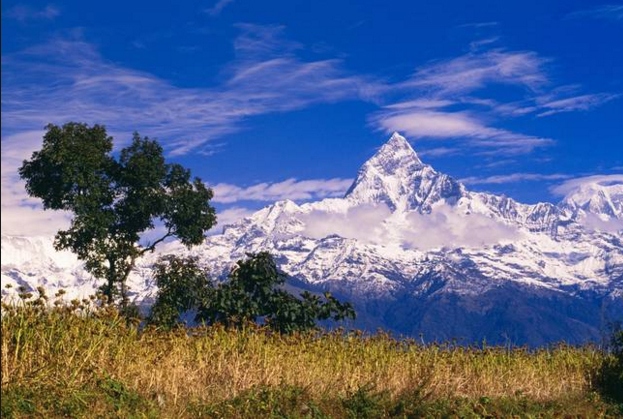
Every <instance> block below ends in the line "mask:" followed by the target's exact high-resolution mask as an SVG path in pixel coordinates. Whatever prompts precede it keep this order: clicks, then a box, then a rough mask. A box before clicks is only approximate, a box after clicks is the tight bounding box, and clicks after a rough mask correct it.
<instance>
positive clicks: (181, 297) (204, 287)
mask: <svg viewBox="0 0 623 419" xmlns="http://www.w3.org/2000/svg"><path fill="white" fill-rule="evenodd" d="M153 273H154V279H155V282H156V286H157V287H158V292H157V294H156V301H155V303H154V304H153V305H152V307H151V313H150V316H149V319H148V321H149V322H150V323H152V324H157V325H159V326H163V327H165V328H171V327H173V326H174V325H175V324H176V323H177V322H178V320H179V317H180V314H182V313H185V312H187V311H189V310H191V309H193V308H196V307H197V306H198V304H199V302H201V301H206V300H208V299H209V298H211V297H212V295H213V294H214V287H213V286H212V282H211V281H210V279H209V276H208V271H207V270H206V269H204V268H202V267H201V266H200V265H199V261H198V259H197V258H196V257H187V258H182V257H178V256H175V255H166V256H163V257H161V258H160V259H159V260H158V262H157V263H156V264H155V265H154V270H153Z"/></svg>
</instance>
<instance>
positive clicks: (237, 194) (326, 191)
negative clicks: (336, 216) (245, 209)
mask: <svg viewBox="0 0 623 419" xmlns="http://www.w3.org/2000/svg"><path fill="white" fill-rule="evenodd" d="M352 183H353V180H352V179H340V178H334V179H308V180H297V179H294V178H292V179H287V180H284V181H282V182H263V183H258V184H255V185H252V186H247V187H241V186H237V185H232V184H228V183H218V184H216V185H214V186H212V189H213V190H214V202H219V203H232V202H238V201H265V202H272V201H278V200H282V199H291V200H293V201H298V200H310V199H321V198H327V197H336V196H342V195H344V193H345V192H346V190H347V189H348V187H349V186H350V185H351V184H352Z"/></svg>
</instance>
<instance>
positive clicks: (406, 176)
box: [346, 132, 464, 212]
mask: <svg viewBox="0 0 623 419" xmlns="http://www.w3.org/2000/svg"><path fill="white" fill-rule="evenodd" d="M463 193H464V190H463V186H462V185H461V184H460V183H458V182H457V181H455V180H454V179H452V178H451V177H450V176H447V175H444V174H441V173H437V172H436V171H435V169H433V168H432V167H431V166H429V165H426V164H424V163H422V161H421V160H420V158H419V157H418V155H417V153H416V152H415V150H413V148H412V147H411V145H410V144H409V142H408V141H407V139H406V138H405V137H403V136H402V135H400V134H398V133H397V132H395V133H394V134H393V135H392V136H391V138H390V139H389V141H387V143H385V144H384V145H383V146H382V147H381V148H380V149H379V150H378V151H377V152H376V154H375V155H374V156H372V157H371V158H370V159H369V160H368V161H367V162H365V163H364V165H363V166H361V169H359V172H358V173H357V178H356V179H355V181H354V182H353V184H352V186H351V187H350V189H349V190H348V192H346V197H347V198H348V199H350V200H352V201H356V202H359V203H373V204H378V203H383V204H386V205H387V206H388V207H389V208H390V209H391V210H392V211H396V210H400V211H406V210H414V209H416V210H420V211H422V212H428V211H429V210H430V205H431V204H432V203H434V202H435V201H437V200H439V199H444V198H446V197H450V196H452V197H453V198H455V199H453V200H454V201H455V200H456V199H458V197H460V196H461V195H462V194H463Z"/></svg>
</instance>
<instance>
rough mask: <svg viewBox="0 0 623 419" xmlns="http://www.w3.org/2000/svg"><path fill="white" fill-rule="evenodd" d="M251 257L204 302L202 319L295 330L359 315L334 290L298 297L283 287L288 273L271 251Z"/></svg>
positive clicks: (305, 293) (202, 304) (238, 325)
mask: <svg viewBox="0 0 623 419" xmlns="http://www.w3.org/2000/svg"><path fill="white" fill-rule="evenodd" d="M248 256H249V258H248V259H247V260H245V261H238V263H237V266H236V267H235V268H234V269H233V270H232V271H231V273H230V274H229V281H227V282H225V283H222V284H219V286H218V287H217V288H216V291H215V292H214V293H213V294H212V295H210V297H209V298H207V299H205V300H204V301H202V303H201V305H200V306H199V310H198V314H197V320H198V321H204V322H207V323H209V324H214V323H222V324H224V325H226V326H235V327H241V326H243V325H244V324H246V323H249V322H258V321H260V320H262V321H264V322H265V323H266V324H267V325H268V326H269V327H270V328H272V329H273V330H276V331H279V332H281V333H292V332H296V331H305V330H310V329H313V328H315V327H316V325H317V322H318V321H322V320H329V319H331V320H334V321H340V320H344V319H346V318H355V311H354V310H353V308H352V306H351V304H350V303H340V302H339V301H338V300H337V299H336V298H334V297H333V296H331V294H330V293H325V295H324V297H325V298H324V300H322V299H321V298H320V297H318V296H316V295H313V294H311V293H309V292H303V293H302V294H301V295H300V296H299V297H296V296H294V295H292V294H290V293H288V292H287V291H285V290H283V289H281V288H279V287H281V286H283V284H284V283H285V279H286V276H285V275H284V274H283V273H282V272H280V271H279V270H278V269H277V265H276V264H275V261H274V259H273V258H272V256H271V255H270V254H269V253H268V252H260V253H258V254H249V255H248Z"/></svg>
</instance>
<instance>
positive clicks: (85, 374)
mask: <svg viewBox="0 0 623 419" xmlns="http://www.w3.org/2000/svg"><path fill="white" fill-rule="evenodd" d="M36 301H41V302H40V303H33V304H23V303H21V304H16V303H15V302H14V303H12V304H3V316H2V392H3V396H2V400H3V412H5V396H6V397H11V399H10V400H14V401H15V403H17V402H18V401H21V402H24V400H25V401H26V402H27V403H26V402H25V403H26V405H25V406H22V408H23V409H22V408H19V409H17V408H16V409H17V410H15V409H14V411H21V412H28V409H29V408H32V409H34V410H33V411H37V412H42V411H43V412H48V413H49V414H55V415H58V414H60V413H59V412H62V411H65V410H67V409H69V410H67V411H68V412H69V414H70V416H71V415H74V414H75V415H78V416H80V415H86V416H90V415H89V414H87V413H91V414H94V413H95V412H97V411H99V412H106V411H108V410H110V409H127V408H128V406H126V404H127V403H134V405H132V406H134V408H135V409H136V410H137V411H140V412H143V413H144V414H145V415H149V412H152V413H153V412H159V413H153V414H154V415H156V416H158V415H164V416H188V417H192V416H196V415H197V411H192V409H191V407H192V406H195V409H196V407H197V406H204V407H205V406H211V407H209V408H207V407H206V409H207V410H206V411H210V410H209V409H213V408H214V409H216V408H215V407H214V406H221V407H222V406H230V407H229V408H227V407H223V408H222V409H225V410H223V411H222V412H221V413H218V409H217V410H215V411H214V412H216V413H213V414H214V415H216V416H219V415H221V414H222V415H231V416H236V414H234V413H232V412H233V411H232V410H227V409H231V404H230V405H227V403H229V402H228V401H231V400H236V398H238V400H240V397H243V398H244V397H247V396H248V395H249V394H263V393H261V391H265V390H262V389H298V390H296V391H300V394H301V395H304V397H305V398H306V399H309V400H312V401H313V400H316V401H322V400H324V401H325V402H324V403H325V404H324V405H325V406H328V405H327V403H329V402H326V401H327V400H349V398H352V397H353V395H356V394H358V392H360V391H362V389H365V390H366V392H367V393H366V394H377V395H382V398H383V400H384V403H389V402H392V403H394V402H396V401H399V400H401V399H404V398H405V397H407V398H408V397H409V395H417V400H418V401H417V403H420V404H421V403H424V402H426V403H433V402H437V403H440V402H441V401H443V400H461V399H464V400H483V398H486V400H505V399H509V398H510V399H518V398H520V399H522V400H530V401H531V402H535V403H551V402H556V401H559V400H570V399H574V398H575V399H582V400H584V399H586V397H593V396H592V394H593V390H594V389H595V380H596V377H597V376H598V373H599V372H600V371H601V369H602V367H603V365H604V362H606V361H607V357H608V355H605V354H604V353H602V352H601V351H599V350H598V349H596V348H594V347H591V346H586V347H571V346H566V345H559V346H556V347H552V348H546V349H545V348H544V349H537V350H527V349H525V348H511V349H509V348H503V347H485V348H475V347H461V346H454V345H451V344H446V345H426V346H423V345H421V344H418V343H416V342H415V341H412V340H397V339H393V338H391V337H390V336H388V335H385V334H377V335H374V336H369V335H363V334H361V333H344V332H342V331H337V332H332V333H323V334H305V335H291V336H284V335H279V334H274V333H270V332H268V331H266V330H264V329H261V328H258V327H251V326H250V327H249V328H247V329H244V330H226V329H224V328H222V327H218V326H214V327H199V328H193V329H181V328H180V329H177V330H173V331H161V330H158V329H155V328H147V329H141V328H140V327H138V326H137V324H132V323H129V322H128V321H127V320H126V319H125V318H123V317H121V316H119V315H118V314H117V312H116V311H115V310H114V309H112V308H108V309H101V308H100V309H97V310H94V309H90V308H87V307H92V306H93V304H92V303H91V302H90V301H83V302H74V304H73V305H70V306H63V305H61V306H57V307H56V308H53V309H50V308H46V306H45V304H44V301H42V300H41V299H39V300H36ZM77 313H78V314H77ZM258 391H260V393H257V392H258ZM297 394H298V393H297ZM254 397H255V396H254ZM300 397H303V396H300ZM48 399H49V400H48ZM245 400H246V399H245ZM57 402H58V403H60V405H57V404H55V403H57ZM7 403H9V402H7ZM28 403H31V404H32V406H30V405H28ZM63 403H65V405H64V404H63ZM115 403H121V405H120V406H117V405H116V404H115ZM222 403H225V405H223V404H222ZM310 403H311V402H309V403H307V404H306V406H307V408H309V406H308V405H310ZM243 405H244V403H243ZM329 405H330V403H329ZM6 406H8V405H6ZM11 406H13V405H11ZM15 406H17V405H15ZM15 406H13V407H15ZM340 406H341V407H340V409H342V410H339V409H338V410H335V412H341V411H345V410H344V409H346V410H348V409H347V408H346V407H344V406H347V404H344V403H342V404H340ZM7 409H8V407H7ZM20 409H21V410H20ZM24 409H25V410H24ZM63 409H65V410H63ZM72 409H73V410H72ZM93 409H95V410H93ZM189 409H190V410H189ZM240 409H243V408H242V407H240ZM319 409H320V408H319ZM243 410H244V409H243ZM321 410H322V409H321ZM14 411H13V413H14ZM241 411H242V410H241ZM72 412H73V413H72ZM120 412H122V410H120ZM192 412H194V413H192ZM228 412H229V413H228ZM312 413H313V412H312ZM336 414H337V415H339V413H336ZM120 415H121V416H124V415H123V414H121V413H120ZM312 416H313V415H312Z"/></svg>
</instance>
